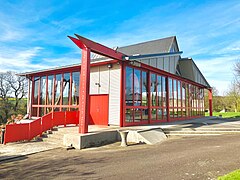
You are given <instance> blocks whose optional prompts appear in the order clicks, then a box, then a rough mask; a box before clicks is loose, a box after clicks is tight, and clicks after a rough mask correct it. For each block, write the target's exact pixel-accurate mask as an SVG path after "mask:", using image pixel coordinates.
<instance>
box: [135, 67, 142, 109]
mask: <svg viewBox="0 0 240 180" xmlns="http://www.w3.org/2000/svg"><path fill="white" fill-rule="evenodd" d="M133 78H134V105H135V106H140V105H141V71H140V70H138V69H134V77H133Z"/></svg>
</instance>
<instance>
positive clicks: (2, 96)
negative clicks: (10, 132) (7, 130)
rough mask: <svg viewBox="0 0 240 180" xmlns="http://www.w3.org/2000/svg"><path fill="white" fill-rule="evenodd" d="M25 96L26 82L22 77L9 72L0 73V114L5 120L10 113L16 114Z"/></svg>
mask: <svg viewBox="0 0 240 180" xmlns="http://www.w3.org/2000/svg"><path fill="white" fill-rule="evenodd" d="M26 94H27V81H26V79H25V78H24V77H20V76H17V75H15V73H14V72H10V71H8V72H2V73H0V113H2V117H4V119H5V120H6V118H8V117H9V115H10V113H12V112H14V113H17V111H18V110H19V103H20V101H21V100H22V99H23V98H24V97H25V96H26ZM0 115H1V114H0Z"/></svg>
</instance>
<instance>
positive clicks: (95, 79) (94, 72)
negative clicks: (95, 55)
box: [90, 66, 99, 94]
mask: <svg viewBox="0 0 240 180" xmlns="http://www.w3.org/2000/svg"><path fill="white" fill-rule="evenodd" d="M96 83H99V67H98V66H96V67H91V69H90V94H98V92H99V87H98V85H96Z"/></svg>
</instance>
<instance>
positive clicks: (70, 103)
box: [68, 72, 72, 111]
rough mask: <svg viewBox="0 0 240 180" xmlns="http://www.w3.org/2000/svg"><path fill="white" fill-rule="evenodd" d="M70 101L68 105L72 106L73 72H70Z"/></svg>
mask: <svg viewBox="0 0 240 180" xmlns="http://www.w3.org/2000/svg"><path fill="white" fill-rule="evenodd" d="M68 98H69V101H68V105H69V106H70V105H72V72H70V89H69V95H68ZM68 110H69V111H70V107H69V108H68Z"/></svg>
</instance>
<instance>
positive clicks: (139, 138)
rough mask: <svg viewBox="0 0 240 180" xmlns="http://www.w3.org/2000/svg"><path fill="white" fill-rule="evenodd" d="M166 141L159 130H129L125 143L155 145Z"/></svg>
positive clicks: (165, 137) (163, 134)
mask: <svg viewBox="0 0 240 180" xmlns="http://www.w3.org/2000/svg"><path fill="white" fill-rule="evenodd" d="M165 139H167V136H166V135H165V133H164V132H163V131H162V129H161V128H152V129H148V130H129V133H128V136H127V141H128V142H135V143H141V142H143V143H146V144H156V143H160V142H162V141H164V140H165Z"/></svg>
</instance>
